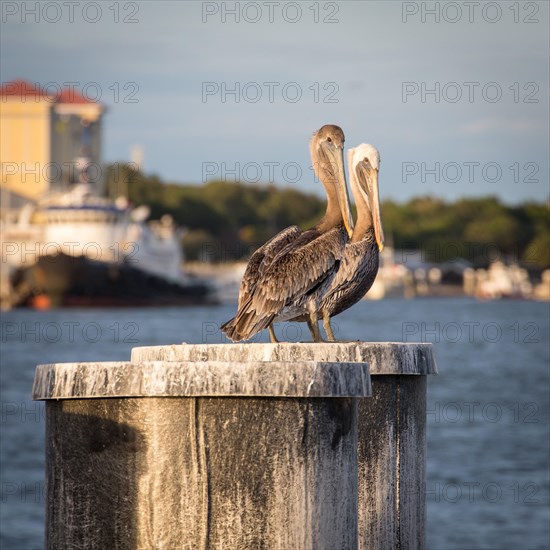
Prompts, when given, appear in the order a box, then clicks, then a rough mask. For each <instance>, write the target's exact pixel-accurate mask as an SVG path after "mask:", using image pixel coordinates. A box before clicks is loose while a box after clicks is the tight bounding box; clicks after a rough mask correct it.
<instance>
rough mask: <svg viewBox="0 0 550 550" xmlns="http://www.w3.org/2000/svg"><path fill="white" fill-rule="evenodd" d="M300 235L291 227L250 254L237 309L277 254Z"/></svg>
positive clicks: (293, 226)
mask: <svg viewBox="0 0 550 550" xmlns="http://www.w3.org/2000/svg"><path fill="white" fill-rule="evenodd" d="M301 234H302V231H301V230H300V228H299V227H298V226H297V225H291V226H290V227H287V228H286V229H283V230H282V231H281V232H280V233H277V235H275V236H274V237H272V238H271V239H270V240H269V241H267V242H266V243H265V244H264V245H262V246H261V247H260V248H258V250H256V252H254V254H252V256H251V257H250V260H249V261H248V265H247V266H246V271H245V272H244V275H243V280H242V281H241V288H240V289H239V306H238V307H239V308H240V307H241V305H242V304H243V303H244V302H246V301H247V300H248V298H249V297H250V293H251V291H252V289H253V288H254V287H255V286H256V284H257V283H258V280H259V279H260V276H261V274H262V273H264V272H265V270H266V268H268V267H269V266H270V265H271V262H272V261H273V260H274V258H275V257H276V256H277V255H278V254H279V252H280V251H281V250H282V249H284V248H285V247H286V246H288V245H289V243H291V242H293V241H294V240H296V239H297V238H298V237H299V236H300V235H301Z"/></svg>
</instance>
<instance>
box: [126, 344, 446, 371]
mask: <svg viewBox="0 0 550 550" xmlns="http://www.w3.org/2000/svg"><path fill="white" fill-rule="evenodd" d="M132 361H322V362H334V363H339V362H360V363H363V362H365V363H368V364H369V370H370V374H371V375H380V374H382V375H384V374H390V375H391V374H395V375H403V374H405V375H426V374H437V365H436V362H435V357H434V354H433V346H432V344H429V343H416V342H360V341H356V342H321V343H313V342H310V343H293V342H281V343H279V344H255V343H254V344H185V343H184V344H175V345H170V346H153V347H139V348H134V349H133V350H132Z"/></svg>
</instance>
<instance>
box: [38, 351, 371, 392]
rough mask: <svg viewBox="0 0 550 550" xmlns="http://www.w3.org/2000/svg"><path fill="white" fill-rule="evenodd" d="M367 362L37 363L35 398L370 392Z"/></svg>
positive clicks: (163, 361) (187, 361) (164, 361)
mask: <svg viewBox="0 0 550 550" xmlns="http://www.w3.org/2000/svg"><path fill="white" fill-rule="evenodd" d="M370 395H371V384H370V376H369V368H368V365H367V363H365V362H327V361H307V360H288V361H271V360H270V361H235V360H233V361H218V360H212V361H194V360H186V361H177V360H176V361H166V360H161V361H134V362H128V361H120V362H103V363H102V362H96V363H93V362H91V363H56V364H50V365H38V366H37V367H36V371H35V377H34V385H33V392H32V397H33V399H35V400H49V399H93V398H115V397H116V398H126V397H322V398H327V397H368V396H370Z"/></svg>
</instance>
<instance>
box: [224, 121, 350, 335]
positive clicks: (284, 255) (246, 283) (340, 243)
mask: <svg viewBox="0 0 550 550" xmlns="http://www.w3.org/2000/svg"><path fill="white" fill-rule="evenodd" d="M343 148H344V132H343V131H342V129H341V128H339V127H338V126H335V125H332V124H327V125H325V126H323V127H322V128H320V129H319V130H318V131H317V132H315V133H314V134H313V137H312V139H311V142H310V154H311V160H312V163H313V170H314V172H315V175H316V176H317V177H318V178H319V179H320V180H321V183H322V184H323V187H324V188H325V191H326V193H327V210H326V212H325V215H324V216H323V218H322V219H321V221H320V222H319V223H318V224H317V225H315V226H314V227H312V228H311V229H308V230H307V231H304V232H302V231H301V230H300V229H299V228H298V227H297V226H291V227H288V228H287V229H284V230H283V231H281V232H280V233H279V234H277V235H275V237H273V238H272V239H271V240H269V241H268V242H267V243H265V244H264V245H263V246H262V247H260V248H259V249H258V250H257V251H256V252H255V253H254V254H253V255H252V257H251V258H250V261H249V263H248V266H247V268H246V271H245V274H244V276H243V280H242V282H241V288H240V291H239V304H238V309H237V314H236V315H235V317H234V318H233V319H230V320H229V321H227V322H226V323H225V324H223V325H222V326H221V329H222V331H223V332H225V334H226V335H227V337H228V338H230V339H231V340H233V341H239V340H247V339H249V338H251V337H252V336H253V335H254V334H256V333H258V332H260V331H261V330H263V329H265V328H269V334H270V337H271V341H272V342H276V341H277V339H276V337H275V333H274V331H273V327H272V326H271V324H272V323H273V322H274V321H284V320H287V319H290V318H295V317H297V316H299V315H302V316H304V317H305V320H307V321H308V325H309V327H310V330H311V332H312V335H313V339H314V340H315V341H320V340H321V335H320V333H319V328H318V325H317V320H318V316H317V311H318V305H319V300H320V298H321V297H322V295H323V294H324V293H325V292H326V291H327V289H328V288H329V286H330V283H331V281H332V279H333V277H334V275H335V274H336V272H337V270H338V267H339V264H340V259H341V257H342V254H343V252H344V247H345V244H346V242H347V241H348V235H349V236H350V237H351V235H352V231H353V219H352V216H351V210H350V206H349V197H348V191H347V186H346V177H345V173H344V160H343Z"/></svg>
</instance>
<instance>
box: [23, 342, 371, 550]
mask: <svg viewBox="0 0 550 550" xmlns="http://www.w3.org/2000/svg"><path fill="white" fill-rule="evenodd" d="M231 347H232V349H233V350H234V353H235V356H238V353H237V348H239V347H240V348H241V349H242V350H246V349H247V347H248V346H247V345H244V346H231ZM205 353H207V354H208V351H206V352H205ZM246 353H247V352H244V353H243V355H246ZM138 355H139V354H138ZM368 395H370V380H369V373H368V367H367V365H366V363H364V362H362V363H357V362H341V361H339V362H337V363H335V362H322V361H302V360H299V361H294V360H287V361H269V362H264V361H263V360H260V361H254V360H251V361H238V360H232V361H231V362H226V361H217V360H212V361H202V360H201V361H198V362H197V361H195V360H185V361H179V360H175V361H168V360H159V361H146V360H144V361H138V362H134V363H132V362H120V363H74V364H54V365H40V366H38V367H37V371H36V376H35V383H34V388H33V397H34V399H43V400H46V484H47V485H46V487H47V488H46V494H47V499H46V500H47V505H46V507H47V511H46V547H47V548H51V549H54V548H55V549H60V548H70V549H71V550H75V549H84V548H86V549H90V548H98V549H104V548H109V549H110V548H113V549H145V548H150V549H155V550H158V549H168V550H172V549H173V548H183V549H189V550H196V549H214V548H223V549H233V548H243V549H245V548H246V549H256V548H266V549H267V548H269V549H281V550H289V549H292V550H301V549H304V550H305V549H308V550H309V549H319V550H321V549H326V550H333V549H336V548H338V549H340V548H344V549H355V548H357V524H358V516H357V506H358V504H357V503H358V493H357V480H358V470H357V433H358V432H357V411H358V407H357V403H358V399H357V398H358V397H366V396H368Z"/></svg>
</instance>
